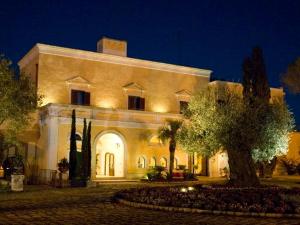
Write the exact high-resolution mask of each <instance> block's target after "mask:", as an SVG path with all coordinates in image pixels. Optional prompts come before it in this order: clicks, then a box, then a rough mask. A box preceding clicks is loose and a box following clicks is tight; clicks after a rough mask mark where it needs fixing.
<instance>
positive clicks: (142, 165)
mask: <svg viewBox="0 0 300 225" xmlns="http://www.w3.org/2000/svg"><path fill="white" fill-rule="evenodd" d="M145 167H146V160H145V158H144V157H143V156H140V157H139V160H138V168H145Z"/></svg>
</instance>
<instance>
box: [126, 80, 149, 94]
mask: <svg viewBox="0 0 300 225" xmlns="http://www.w3.org/2000/svg"><path fill="white" fill-rule="evenodd" d="M123 90H124V92H125V94H127V95H133V96H139V97H143V95H144V92H145V89H144V88H143V87H142V86H141V85H139V84H137V83H135V82H131V83H129V84H126V85H124V86H123Z"/></svg>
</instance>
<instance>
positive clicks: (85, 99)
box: [84, 92, 91, 105]
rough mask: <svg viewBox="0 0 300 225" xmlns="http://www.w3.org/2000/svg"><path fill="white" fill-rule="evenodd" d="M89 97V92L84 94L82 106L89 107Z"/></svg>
mask: <svg viewBox="0 0 300 225" xmlns="http://www.w3.org/2000/svg"><path fill="white" fill-rule="evenodd" d="M90 96H91V94H90V92H85V94H84V104H85V105H90Z"/></svg>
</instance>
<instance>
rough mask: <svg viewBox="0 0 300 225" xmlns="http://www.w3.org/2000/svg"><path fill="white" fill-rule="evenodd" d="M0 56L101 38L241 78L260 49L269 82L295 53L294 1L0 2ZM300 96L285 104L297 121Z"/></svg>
mask: <svg viewBox="0 0 300 225" xmlns="http://www.w3.org/2000/svg"><path fill="white" fill-rule="evenodd" d="M0 21H1V33H0V53H3V54H5V55H6V56H7V57H9V58H10V59H11V60H13V61H14V62H17V61H18V60H19V59H20V58H21V57H22V56H23V55H24V54H25V53H26V52H27V51H28V50H29V49H30V48H31V47H32V46H33V45H34V44H35V43H37V42H40V43H45V44H52V45H58V46H65V47H71V48H78V49H84V50H91V51H95V49H96V42H97V40H98V39H100V37H102V36H108V37H112V38H116V39H123V40H127V41H128V56H130V57H134V58H141V59H149V60H155V61H162V62H167V63H173V64H182V65H187V66H193V67H199V68H208V69H212V70H213V71H214V74H213V76H214V77H217V78H223V79H226V80H233V81H240V80H241V76H242V75H241V74H242V72H241V63H242V61H243V59H244V58H245V56H246V55H248V54H250V52H251V49H252V47H253V46H255V45H259V46H261V47H262V48H263V51H264V57H265V61H266V66H267V71H268V77H269V82H270V84H271V85H272V86H275V87H278V86H281V84H280V74H281V73H283V72H284V71H285V70H286V67H287V65H288V64H289V63H290V62H292V61H293V60H294V59H295V58H296V57H299V56H300V1H299V0H284V1H275V0H260V1H254V0H253V1H242V0H241V1H238V0H237V1H230V0H226V1H225V0H223V1H221V0H219V1H214V0H210V1H204V0H203V1H197V0H195V1H183V0H177V1H176V0H173V1H171V0H170V1H166V0H157V1H155V0H151V1H150V0H140V1H138V0H136V1H130V0H126V1H125V0H119V1H114V0H106V1H101V0H98V1H83V0H78V1H75V0H74V1H66V0H61V1H58V0H57V1H56V0H51V1H50V0H49V1H47V0H39V1H30V0H26V1H23V0H19V1H16V0H9V1H5V2H1V5H0ZM299 100H300V96H293V95H290V94H288V96H287V102H288V104H289V105H290V107H291V108H292V110H293V111H294V113H295V114H296V118H297V122H298V124H300V105H299Z"/></svg>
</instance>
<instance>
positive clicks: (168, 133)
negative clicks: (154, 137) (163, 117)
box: [158, 119, 183, 177]
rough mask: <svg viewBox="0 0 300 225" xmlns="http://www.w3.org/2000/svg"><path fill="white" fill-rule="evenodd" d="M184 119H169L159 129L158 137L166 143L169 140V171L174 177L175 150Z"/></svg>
mask: <svg viewBox="0 0 300 225" xmlns="http://www.w3.org/2000/svg"><path fill="white" fill-rule="evenodd" d="M182 123H183V121H181V120H170V119H169V120H167V121H166V125H165V126H163V127H160V128H159V129H158V138H159V139H160V140H161V141H162V142H163V143H165V142H166V141H167V140H169V151H170V164H169V171H170V174H171V177H172V172H173V168H174V157H175V150H176V139H177V135H178V132H179V130H180V128H181V126H182Z"/></svg>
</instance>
